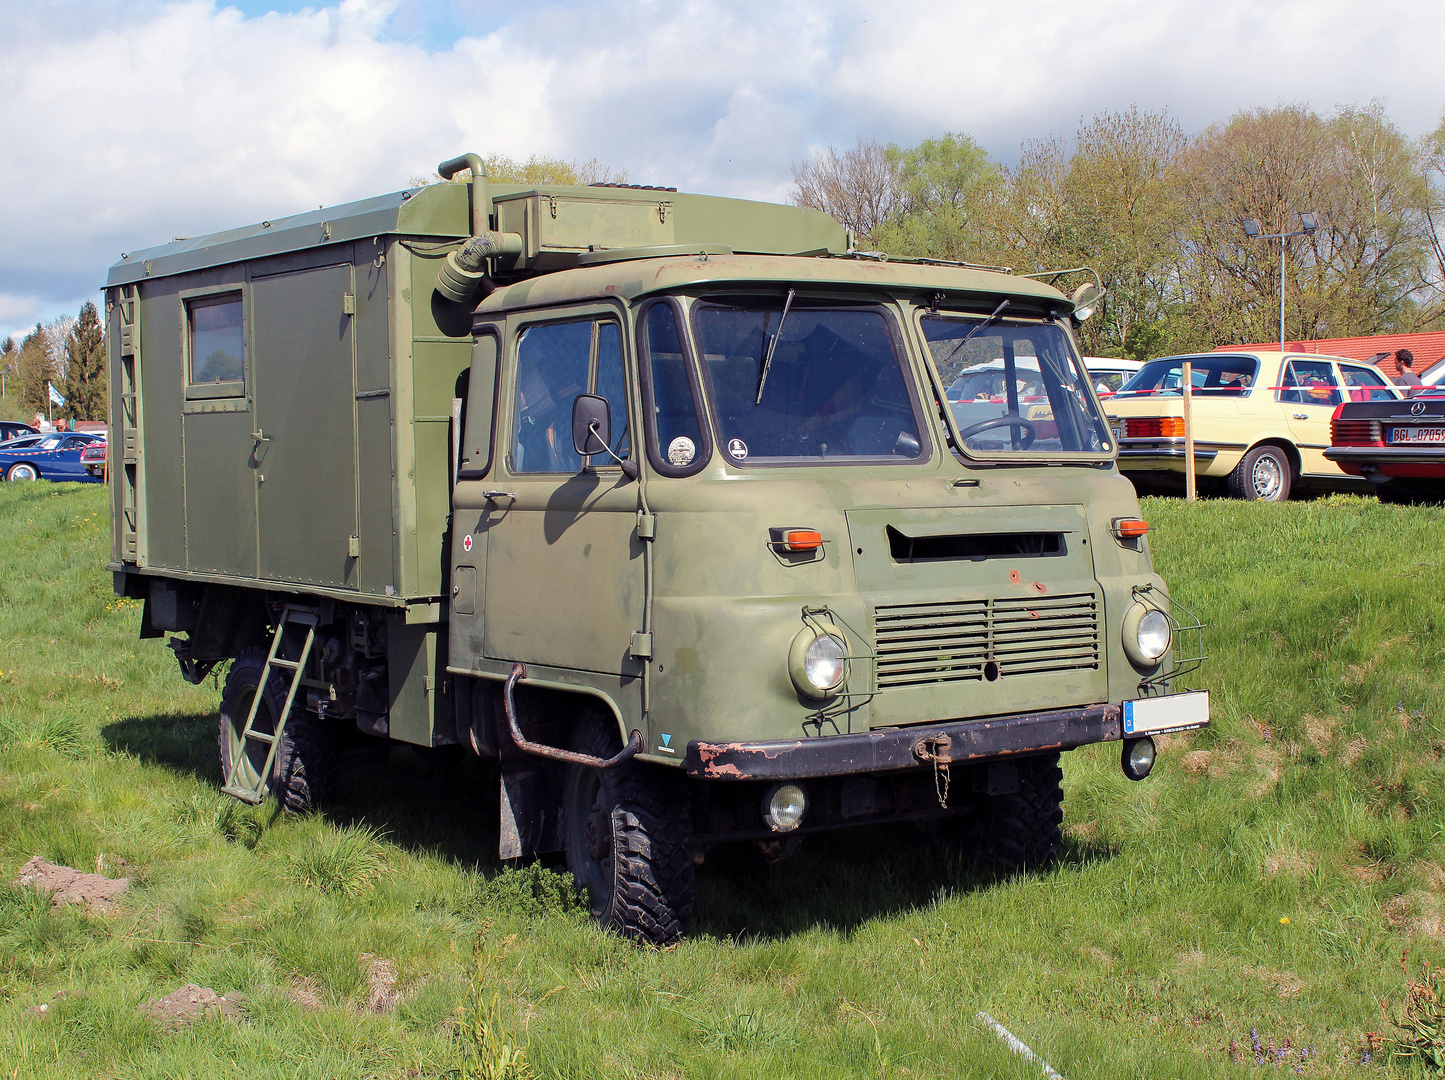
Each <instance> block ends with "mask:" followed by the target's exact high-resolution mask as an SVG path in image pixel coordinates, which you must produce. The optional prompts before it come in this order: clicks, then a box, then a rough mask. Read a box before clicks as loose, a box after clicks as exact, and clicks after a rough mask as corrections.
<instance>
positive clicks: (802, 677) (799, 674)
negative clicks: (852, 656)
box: [788, 623, 848, 700]
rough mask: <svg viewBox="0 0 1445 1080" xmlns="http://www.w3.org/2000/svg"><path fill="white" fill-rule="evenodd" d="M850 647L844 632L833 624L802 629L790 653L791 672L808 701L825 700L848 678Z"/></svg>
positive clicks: (815, 625) (799, 690) (816, 624)
mask: <svg viewBox="0 0 1445 1080" xmlns="http://www.w3.org/2000/svg"><path fill="white" fill-rule="evenodd" d="M847 657H848V646H847V644H846V642H845V639H844V637H843V632H842V631H841V630H838V629H837V628H836V627H834V626H833V625H832V624H831V623H813V624H810V625H808V626H805V627H803V629H802V630H800V631H798V634H797V636H796V637H794V638H793V644H792V647H791V648H790V649H789V650H788V672H789V674H790V675H791V676H792V678H793V685H794V686H796V687H797V688H798V692H799V693H801V694H802V695H803V696H805V697H810V698H817V699H820V700H821V699H822V698H826V697H829V696H831V695H832V694H833V692H834V691H835V690H837V689H838V687H840V686H842V685H843V680H844V679H846V678H847V677H848V659H847Z"/></svg>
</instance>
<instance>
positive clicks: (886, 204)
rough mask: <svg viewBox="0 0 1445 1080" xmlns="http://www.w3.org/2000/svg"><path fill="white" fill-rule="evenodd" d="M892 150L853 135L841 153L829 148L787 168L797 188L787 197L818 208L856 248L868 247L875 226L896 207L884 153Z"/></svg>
mask: <svg viewBox="0 0 1445 1080" xmlns="http://www.w3.org/2000/svg"><path fill="white" fill-rule="evenodd" d="M893 149H896V148H894V147H887V148H885V147H883V146H881V145H879V144H878V143H876V142H865V141H864V140H863V139H862V138H859V140H858V144H857V145H856V146H854V147H853V148H852V149H851V150H845V151H844V152H843V153H841V154H840V153H838V151H837V150H836V149H834V148H833V147H831V146H829V147H828V148H827V149H825V150H818V151H816V152H814V154H813V157H812V159H811V160H810V161H805V162H803V163H802V164H800V165H794V166H793V183H794V184H796V185H797V188H796V190H794V191H793V193H792V195H791V196H790V200H789V201H791V202H792V203H793V205H794V206H809V207H812V208H813V209H814V210H821V211H823V213H825V214H828V215H830V216H831V217H832V218H833V219H834V220H835V221H837V222H838V223H839V224H840V225H842V226H843V227H844V228H846V229H851V230H852V231H853V235H854V238H855V242H856V243H857V244H858V245H859V246H861V247H864V248H871V247H874V246H875V244H876V241H875V239H874V237H875V234H876V233H877V232H878V228H879V226H880V225H882V224H883V223H884V222H885V221H887V220H888V219H889V218H891V217H892V216H893V214H894V212H895V211H896V210H897V208H898V201H899V200H898V183H897V170H896V165H895V163H894V162H893V161H891V160H890V159H889V156H888V155H889V151H890V150H893Z"/></svg>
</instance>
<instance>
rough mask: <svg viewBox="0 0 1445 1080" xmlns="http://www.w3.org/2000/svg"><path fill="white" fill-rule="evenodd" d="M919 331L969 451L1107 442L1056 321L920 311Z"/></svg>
mask: <svg viewBox="0 0 1445 1080" xmlns="http://www.w3.org/2000/svg"><path fill="white" fill-rule="evenodd" d="M923 334H924V337H925V338H926V339H927V340H928V347H929V349H930V350H931V351H932V353H933V362H934V364H936V365H937V367H938V371H939V374H940V375H941V376H942V377H943V382H944V385H945V386H946V387H947V388H948V389H947V394H948V404H949V408H950V409H952V410H953V416H954V420H955V422H956V423H957V424H958V428H959V432H958V433H959V436H960V437H961V438H962V439H963V448H964V450H966V451H967V452H968V453H970V454H974V455H980V456H990V455H993V454H999V453H1022V452H1024V451H1030V452H1033V453H1039V452H1044V453H1048V452H1076V453H1077V452H1095V451H1097V452H1107V451H1109V450H1110V449H1111V443H1110V436H1109V430H1108V427H1107V426H1106V425H1105V422H1104V418H1103V417H1102V416H1100V415H1099V411H1098V409H1097V408H1096V407H1095V405H1094V399H1093V398H1092V397H1091V396H1090V394H1089V390H1088V386H1089V376H1088V373H1087V372H1086V371H1085V370H1084V368H1083V365H1082V364H1081V363H1080V362H1079V358H1078V355H1077V354H1076V353H1075V352H1074V349H1073V347H1072V346H1071V344H1070V343H1069V338H1068V335H1067V334H1066V333H1065V332H1064V330H1063V328H1062V327H1060V326H1057V325H1055V324H1053V323H1028V324H1020V323H1009V322H988V321H986V320H983V319H957V318H944V317H941V316H926V317H925V318H924V319H923Z"/></svg>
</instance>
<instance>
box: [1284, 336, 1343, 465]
mask: <svg viewBox="0 0 1445 1080" xmlns="http://www.w3.org/2000/svg"><path fill="white" fill-rule="evenodd" d="M1341 400H1342V399H1341V397H1340V387H1339V382H1338V380H1337V378H1336V375H1335V366H1334V364H1332V363H1330V362H1329V361H1328V360H1306V359H1302V358H1295V359H1292V360H1290V361H1288V362H1287V363H1286V364H1285V366H1284V373H1283V377H1282V378H1281V379H1280V389H1279V403H1280V405H1281V407H1283V409H1284V411H1285V417H1286V421H1287V423H1288V425H1289V430H1290V435H1291V436H1292V437H1293V438H1294V444H1295V446H1297V447H1298V448H1299V452H1300V472H1301V473H1303V474H1305V475H1306V476H1311V475H1313V476H1338V475H1339V474H1340V470H1339V468H1338V467H1337V466H1336V465H1335V463H1334V462H1333V461H1327V460H1325V451H1326V450H1328V449H1329V447H1330V416H1331V415H1332V414H1333V413H1334V411H1335V406H1336V405H1338V404H1339V403H1340V401H1341Z"/></svg>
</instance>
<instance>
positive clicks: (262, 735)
mask: <svg viewBox="0 0 1445 1080" xmlns="http://www.w3.org/2000/svg"><path fill="white" fill-rule="evenodd" d="M246 738H248V739H255V740H256V741H257V742H258V743H265V744H266V745H267V746H270V745H271V744H272V743H273V742H275V741H276V736H275V735H272V734H270V733H269V732H265V731H248V732H246Z"/></svg>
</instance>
